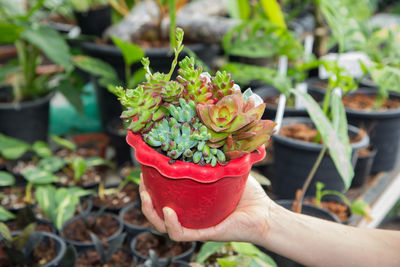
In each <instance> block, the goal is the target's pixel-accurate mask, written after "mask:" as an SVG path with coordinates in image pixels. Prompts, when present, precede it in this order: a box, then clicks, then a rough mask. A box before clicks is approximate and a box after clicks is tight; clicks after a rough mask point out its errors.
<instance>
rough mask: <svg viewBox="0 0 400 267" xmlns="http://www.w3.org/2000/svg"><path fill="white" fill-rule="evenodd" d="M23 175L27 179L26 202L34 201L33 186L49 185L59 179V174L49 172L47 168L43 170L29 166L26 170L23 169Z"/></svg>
mask: <svg viewBox="0 0 400 267" xmlns="http://www.w3.org/2000/svg"><path fill="white" fill-rule="evenodd" d="M22 176H23V177H24V178H25V180H26V181H27V184H26V187H25V197H24V201H25V202H26V203H32V202H33V198H32V187H34V186H38V185H47V184H51V183H54V182H57V181H58V180H59V179H58V177H57V176H55V175H54V174H52V173H50V172H47V171H45V170H42V169H40V168H36V167H35V168H29V169H27V170H25V171H23V173H22Z"/></svg>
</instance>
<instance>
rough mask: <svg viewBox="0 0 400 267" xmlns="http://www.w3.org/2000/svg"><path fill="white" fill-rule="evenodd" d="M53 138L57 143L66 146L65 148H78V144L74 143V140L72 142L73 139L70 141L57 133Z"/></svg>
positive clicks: (73, 149)
mask: <svg viewBox="0 0 400 267" xmlns="http://www.w3.org/2000/svg"><path fill="white" fill-rule="evenodd" d="M51 139H52V140H53V141H54V142H56V143H57V144H59V145H60V146H62V147H65V148H67V149H69V150H71V151H75V150H76V144H74V143H73V142H71V141H69V140H67V139H64V138H61V137H59V136H57V135H52V136H51Z"/></svg>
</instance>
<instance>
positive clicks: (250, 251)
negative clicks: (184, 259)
mask: <svg viewBox="0 0 400 267" xmlns="http://www.w3.org/2000/svg"><path fill="white" fill-rule="evenodd" d="M223 248H224V250H223ZM232 252H233V253H232ZM217 253H218V254H219V255H220V256H219V255H218V254H217ZM215 254H217V255H218V257H217V262H218V264H219V266H221V267H228V266H243V267H250V266H270V267H274V266H277V265H276V263H275V262H274V260H273V259H272V258H271V257H270V256H268V255H267V254H265V253H263V252H261V251H260V250H259V249H258V248H257V247H256V246H254V245H252V244H250V243H242V242H228V243H222V242H207V243H205V244H204V245H203V246H202V247H201V249H200V252H199V254H198V256H197V259H196V262H197V263H200V264H203V263H205V262H206V261H207V259H208V258H209V257H210V256H211V255H215Z"/></svg>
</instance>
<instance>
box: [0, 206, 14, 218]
mask: <svg viewBox="0 0 400 267" xmlns="http://www.w3.org/2000/svg"><path fill="white" fill-rule="evenodd" d="M13 219H15V215H14V214H13V213H11V212H9V211H8V210H6V209H5V208H3V207H2V206H0V222H6V221H8V220H13Z"/></svg>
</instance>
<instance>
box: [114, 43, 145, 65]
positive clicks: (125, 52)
mask: <svg viewBox="0 0 400 267" xmlns="http://www.w3.org/2000/svg"><path fill="white" fill-rule="evenodd" d="M111 39H112V41H113V43H114V44H115V45H116V46H118V48H119V50H120V51H121V53H122V56H123V57H124V62H125V65H128V66H131V65H132V64H133V63H137V62H140V60H141V59H142V58H143V57H144V56H145V53H144V51H143V49H141V48H140V47H139V46H138V45H136V44H133V43H128V42H125V41H123V40H121V39H119V38H117V37H115V36H112V37H111Z"/></svg>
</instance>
